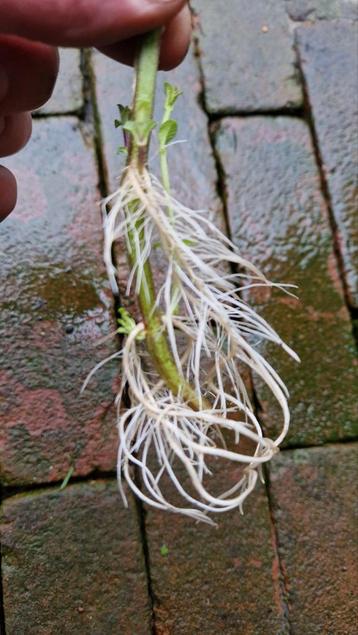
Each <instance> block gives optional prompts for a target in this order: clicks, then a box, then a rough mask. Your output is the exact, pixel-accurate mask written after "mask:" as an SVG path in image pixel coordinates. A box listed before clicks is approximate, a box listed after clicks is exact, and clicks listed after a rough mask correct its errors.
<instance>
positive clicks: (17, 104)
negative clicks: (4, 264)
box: [0, 0, 191, 221]
mask: <svg viewBox="0 0 358 635" xmlns="http://www.w3.org/2000/svg"><path fill="white" fill-rule="evenodd" d="M0 25H1V32H0V157H6V156H9V155H11V154H14V153H16V152H18V151H19V150H21V149H22V148H23V147H24V146H25V145H26V143H27V142H28V140H29V138H30V136H31V111H33V110H35V109H36V108H39V107H40V106H42V105H43V104H44V103H45V102H46V101H47V100H48V99H49V98H50V96H51V93H52V91H53V88H54V85H55V82H56V77H57V74H58V66H59V62H58V51H57V47H59V46H68V47H89V46H94V47H96V48H98V49H99V50H100V51H101V52H103V53H104V54H105V55H108V56H109V57H112V58H114V59H115V60H118V61H119V62H122V63H125V64H131V63H132V61H133V58H134V54H135V51H136V44H137V41H138V36H140V35H141V34H143V33H145V32H147V31H149V30H151V29H154V28H156V27H160V26H162V27H163V29H164V30H163V37H162V46H161V58H160V66H161V68H163V69H170V68H173V67H174V66H176V65H177V64H179V63H180V62H181V60H182V59H183V57H184V56H185V54H186V52H187V49H188V46H189V42H190V35H191V20H190V13H189V9H188V7H187V4H186V0H51V1H50V0H1V2H0ZM16 198H17V185H16V180H15V177H14V176H13V174H12V173H11V172H10V171H9V170H7V169H6V168H5V167H3V166H0V221H1V220H4V218H6V216H8V214H9V213H10V212H11V211H12V210H13V209H14V207H15V205H16Z"/></svg>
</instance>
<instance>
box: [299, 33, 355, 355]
mask: <svg viewBox="0 0 358 635" xmlns="http://www.w3.org/2000/svg"><path fill="white" fill-rule="evenodd" d="M295 48H296V54H297V62H298V70H299V73H300V77H301V83H302V90H303V100H304V114H305V120H306V123H307V125H308V127H309V130H310V134H311V139H312V145H313V149H314V154H315V161H316V164H317V168H318V173H319V179H320V188H321V193H322V196H323V199H324V201H325V205H326V209H327V219H328V223H329V227H330V230H331V233H332V244H333V251H334V255H335V260H336V265H337V270H338V275H339V279H340V283H341V286H342V292H343V298H344V303H345V305H346V308H347V311H348V314H349V316H350V319H351V325H352V333H353V338H354V340H355V344H356V347H357V350H358V325H357V322H356V321H357V319H358V310H357V309H355V308H354V307H353V306H352V305H351V303H350V301H349V291H348V285H347V280H346V277H345V273H344V261H343V254H342V252H341V248H340V242H339V238H338V225H337V221H336V218H335V213H334V206H333V202H332V197H331V194H330V191H329V186H328V181H327V178H326V175H325V170H324V161H323V157H322V155H321V150H320V145H319V141H318V135H317V131H316V126H315V121H314V113H313V109H312V107H311V103H310V98H309V91H308V86H307V82H306V77H305V74H304V70H303V64H302V60H301V56H300V51H299V47H298V46H297V44H296V45H295Z"/></svg>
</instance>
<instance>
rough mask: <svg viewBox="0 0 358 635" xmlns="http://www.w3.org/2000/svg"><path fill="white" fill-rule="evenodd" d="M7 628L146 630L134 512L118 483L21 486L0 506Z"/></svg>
mask: <svg viewBox="0 0 358 635" xmlns="http://www.w3.org/2000/svg"><path fill="white" fill-rule="evenodd" d="M1 521H2V524H1V533H2V554H3V555H2V572H3V590H4V609H5V617H6V633H7V635H20V633H21V635H49V634H50V633H65V634H66V635H72V634H73V635H75V634H76V633H81V634H82V633H83V634H85V633H86V634H87V633H88V634H89V633H93V634H96V635H99V634H100V633H101V635H102V634H103V635H104V634H106V635H107V634H108V635H111V634H113V635H118V633H121V635H122V633H123V635H133V634H134V633H135V634H136V635H137V634H138V635H149V633H151V628H150V610H149V602H148V594H147V585H146V579H145V574H144V565H143V556H142V545H141V542H140V538H139V535H138V528H137V523H136V514H135V510H134V508H133V506H132V505H131V509H130V511H128V510H125V509H123V508H122V504H121V501H120V500H119V494H118V491H117V485H116V483H111V482H105V481H97V482H89V483H86V484H81V485H72V486H69V487H68V488H67V489H65V490H63V491H62V492H59V491H54V490H42V491H39V492H36V493H31V494H21V495H18V496H15V497H12V498H11V499H8V500H7V501H5V503H4V504H3V507H2V519H1Z"/></svg>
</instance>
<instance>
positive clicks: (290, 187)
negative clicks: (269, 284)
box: [216, 117, 357, 444]
mask: <svg viewBox="0 0 358 635" xmlns="http://www.w3.org/2000/svg"><path fill="white" fill-rule="evenodd" d="M216 140H217V148H218V152H219V155H220V159H221V162H222V164H223V166H224V171H225V174H226V185H227V194H228V210H229V218H230V224H231V230H232V235H233V239H234V241H235V243H236V244H237V245H238V246H239V247H240V249H241V252H242V255H243V256H244V257H246V258H248V259H249V260H250V261H251V262H253V263H254V264H255V265H256V266H258V267H259V268H260V269H261V270H262V271H263V272H264V273H265V275H266V276H267V277H269V278H270V279H271V280H273V281H275V282H281V283H282V282H285V283H293V284H296V285H298V291H297V293H298V295H299V298H300V300H299V301H297V300H294V299H293V298H291V297H289V296H287V295H284V294H283V293H281V292H279V291H275V292H272V293H271V294H270V293H269V292H268V293H267V291H265V292H260V291H259V290H258V291H255V290H253V291H252V293H251V295H250V302H253V303H254V304H256V306H257V308H258V310H259V311H260V312H261V313H262V314H263V315H264V317H266V318H267V319H268V321H269V323H270V324H272V325H273V326H274V327H275V328H276V330H277V331H278V332H279V334H280V335H281V336H282V337H283V339H284V340H285V341H286V342H287V343H288V344H289V345H290V346H292V347H293V348H294V350H296V351H297V353H298V355H299V356H300V358H301V360H302V363H301V364H300V365H298V364H296V363H295V362H293V361H292V360H291V359H290V358H289V357H288V356H287V355H286V354H285V353H284V352H283V351H281V350H280V349H277V348H273V347H271V346H269V347H267V349H266V353H268V357H269V361H271V362H272V363H273V365H274V366H276V367H277V368H278V370H279V372H280V374H281V375H282V377H283V378H284V379H285V381H286V382H287V385H288V389H289V391H290V395H291V399H290V407H291V412H292V428H291V432H290V435H289V438H288V440H289V442H290V443H294V444H302V443H303V444H304V443H309V444H313V443H321V442H323V441H325V440H333V439H340V438H346V437H349V436H352V435H354V434H356V433H357V428H356V425H357V409H356V403H355V399H354V394H355V389H354V378H355V377H356V370H357V366H356V365H355V347H354V342H353V339H352V335H351V324H350V321H349V317H348V314H347V311H346V309H345V306H344V302H343V298H342V289H341V287H340V283H339V277H338V274H337V270H336V262H335V256H334V252H333V245H332V238H331V232H330V229H329V226H328V222H327V213H326V209H325V204H324V200H323V198H322V195H321V193H320V183H319V177H318V173H317V168H316V166H315V161H314V156H313V148H312V144H311V141H310V137H309V131H308V128H307V127H306V125H305V124H304V123H303V122H302V121H300V120H298V119H294V118H291V119H289V118H283V117H279V118H275V119H273V118H268V117H265V118H263V117H255V118H245V119H228V120H225V122H224V123H222V124H221V125H220V127H219V129H218V132H217V135H216ZM257 390H258V396H259V400H260V402H261V404H262V406H263V407H264V410H265V411H266V412H265V415H266V416H265V421H266V426H267V429H268V430H269V431H270V432H271V433H272V432H273V430H277V422H278V421H279V420H280V417H281V414H280V410H279V407H278V406H276V404H273V403H272V402H271V401H267V400H268V394H267V391H266V390H265V389H262V387H261V386H260V385H259V384H258V383H257Z"/></svg>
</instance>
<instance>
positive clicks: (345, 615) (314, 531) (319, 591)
mask: <svg viewBox="0 0 358 635" xmlns="http://www.w3.org/2000/svg"><path fill="white" fill-rule="evenodd" d="M357 476H358V475H357V446H354V445H352V446H350V445H341V446H332V447H325V448H320V449H319V448H314V449H310V450H295V451H293V452H285V453H283V454H281V456H279V457H278V459H277V460H276V461H275V462H273V463H272V468H271V485H272V487H271V489H272V494H273V502H274V517H275V520H276V523H277V531H278V544H279V552H280V556H281V558H282V561H283V565H284V568H285V571H286V585H287V589H288V601H289V615H290V624H291V628H292V632H293V633H309V634H310V635H316V634H317V635H321V633H327V635H335V634H336V633H342V634H343V633H344V634H345V635H354V633H356V631H357V621H358V611H357V602H356V592H357V584H358V576H357V567H356V561H357V512H358V509H357V499H356V497H355V496H354V488H352V484H353V483H355V482H356V481H357Z"/></svg>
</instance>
